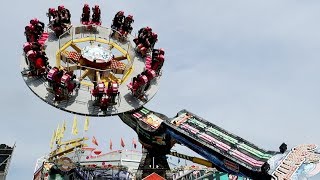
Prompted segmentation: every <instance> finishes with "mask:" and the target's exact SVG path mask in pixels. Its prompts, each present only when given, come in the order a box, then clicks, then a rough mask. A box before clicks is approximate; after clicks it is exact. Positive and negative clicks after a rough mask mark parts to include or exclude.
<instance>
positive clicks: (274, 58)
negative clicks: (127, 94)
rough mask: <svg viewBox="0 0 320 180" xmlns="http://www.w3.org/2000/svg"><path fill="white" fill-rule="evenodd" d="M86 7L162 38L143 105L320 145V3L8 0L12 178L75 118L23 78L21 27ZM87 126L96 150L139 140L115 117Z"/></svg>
mask: <svg viewBox="0 0 320 180" xmlns="http://www.w3.org/2000/svg"><path fill="white" fill-rule="evenodd" d="M85 2H88V3H89V4H90V5H91V6H93V5H94V4H95V3H98V4H99V5H100V7H101V10H102V18H103V19H102V20H103V25H104V26H109V25H110V24H111V20H112V18H113V16H114V14H115V13H116V12H117V11H118V10H124V11H125V14H132V15H133V16H134V19H135V22H134V31H135V32H136V31H137V30H138V29H139V28H140V27H142V26H151V27H152V28H153V30H154V31H155V32H157V33H158V36H159V42H158V43H157V45H156V47H163V48H165V50H166V62H165V66H164V70H163V76H162V79H161V82H160V85H161V87H160V89H159V92H158V93H157V95H156V96H155V98H154V99H153V100H152V101H151V102H150V103H148V104H147V105H146V107H148V108H150V109H152V110H155V111H158V112H161V113H163V114H166V115H167V116H169V117H172V116H174V115H175V114H176V113H177V112H178V111H180V110H181V109H184V108H186V109H188V110H190V111H191V112H193V113H195V114H197V115H199V116H201V117H203V118H205V119H207V120H208V121H210V122H212V123H215V124H217V125H219V126H221V127H223V128H224V129H226V130H228V131H230V132H232V133H234V134H237V135H239V136H241V137H243V138H245V139H247V140H249V141H251V142H253V143H254V144H256V145H258V146H260V147H263V148H265V149H270V150H278V147H279V145H280V144H281V143H282V142H286V143H287V144H288V146H289V147H293V146H295V145H297V144H301V143H316V144H319V145H320V133H319V130H318V129H319V124H320V123H319V120H320V111H319V108H320V95H319V91H320V85H319V79H320V71H319V69H320V61H319V59H320V23H319V20H320V11H319V7H320V1H318V0H309V1H297V0H281V1H279V0H268V1H262V0H261V1H257V0H242V1H236V0H234V1H231V0H223V1H222V0H220V1H219V0H206V1H205V0H203V1H185V0H175V1H172V0H161V1H147V0H144V1H143V0H139V1H129V0H128V1H120V0H118V1H79V0H63V1H62V0H59V1H53V0H41V1H40V0H29V1H18V0H10V1H5V2H2V10H1V11H0V15H1V18H2V27H1V29H0V32H1V34H2V35H3V36H2V45H1V55H2V58H1V61H2V63H3V65H2V71H1V73H2V77H3V78H2V85H1V88H0V93H1V95H0V103H1V104H0V107H1V116H2V117H1V120H0V121H1V125H0V127H1V130H0V143H7V144H9V145H12V144H13V143H14V142H16V145H17V148H16V151H15V152H14V157H13V159H12V164H11V167H10V173H9V177H8V179H9V180H11V179H12V180H20V179H30V178H32V174H33V168H34V165H35V162H36V160H37V158H38V157H40V156H42V155H43V154H45V153H48V152H49V141H50V138H51V135H52V131H53V129H55V128H56V126H57V123H58V122H62V120H64V119H66V120H68V121H69V123H68V128H69V129H70V126H71V124H72V119H73V115H71V114H68V113H66V112H63V111H60V110H57V109H55V108H53V107H51V106H49V105H47V104H46V103H44V102H43V101H41V100H40V99H38V98H37V97H36V96H35V95H34V94H33V93H32V92H31V91H30V90H29V89H28V88H27V86H26V85H25V83H24V81H23V80H22V78H21V75H20V71H19V70H20V69H19V65H20V59H21V53H22V44H23V43H24V42H25V37H24V35H23V32H24V26H26V25H27V24H28V21H29V20H30V19H31V18H34V17H38V18H39V19H40V20H42V21H44V22H45V23H47V22H48V19H47V17H46V16H45V13H46V11H47V9H48V8H50V7H57V6H58V5H60V4H64V5H65V7H67V8H69V9H70V10H71V13H72V20H73V23H74V24H78V23H79V17H80V13H81V8H82V6H83V3H85ZM78 119H79V120H80V119H83V118H81V117H80V116H78ZM79 124H80V125H82V123H80V122H79ZM90 125H91V126H90V130H89V134H88V136H89V137H91V136H92V135H95V136H96V137H97V139H98V141H100V144H101V149H105V150H107V148H106V147H107V146H108V143H109V139H110V138H111V139H112V140H113V141H114V147H119V144H120V138H121V137H123V138H124V139H125V141H126V143H127V145H128V146H129V147H131V145H129V144H130V142H131V140H132V138H133V137H136V134H135V133H134V132H133V130H131V129H130V128H128V127H127V126H126V125H124V124H123V123H122V122H121V121H120V119H119V118H117V117H108V118H91V124H90ZM68 133H69V134H70V131H69V132H68ZM104 147H105V148H104ZM183 151H184V150H183Z"/></svg>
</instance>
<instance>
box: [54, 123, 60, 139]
mask: <svg viewBox="0 0 320 180" xmlns="http://www.w3.org/2000/svg"><path fill="white" fill-rule="evenodd" d="M59 139H60V125H59V124H58V127H57V130H56V136H55V140H56V141H59Z"/></svg>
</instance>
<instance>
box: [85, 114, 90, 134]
mask: <svg viewBox="0 0 320 180" xmlns="http://www.w3.org/2000/svg"><path fill="white" fill-rule="evenodd" d="M88 130H89V117H88V116H86V119H85V121H84V131H85V132H86V131H88Z"/></svg>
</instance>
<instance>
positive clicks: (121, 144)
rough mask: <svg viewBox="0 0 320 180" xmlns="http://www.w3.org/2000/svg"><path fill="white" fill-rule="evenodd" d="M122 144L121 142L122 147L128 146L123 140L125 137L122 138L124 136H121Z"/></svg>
mask: <svg viewBox="0 0 320 180" xmlns="http://www.w3.org/2000/svg"><path fill="white" fill-rule="evenodd" d="M120 144H121V146H122V147H124V146H126V145H125V144H124V141H123V139H122V138H121V142H120Z"/></svg>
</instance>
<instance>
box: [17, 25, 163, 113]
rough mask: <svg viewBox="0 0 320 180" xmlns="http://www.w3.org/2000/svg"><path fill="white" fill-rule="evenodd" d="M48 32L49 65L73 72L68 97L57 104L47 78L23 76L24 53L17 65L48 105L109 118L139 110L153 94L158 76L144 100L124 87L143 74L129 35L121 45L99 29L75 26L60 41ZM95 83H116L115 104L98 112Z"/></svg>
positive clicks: (24, 69)
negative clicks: (74, 85)
mask: <svg viewBox="0 0 320 180" xmlns="http://www.w3.org/2000/svg"><path fill="white" fill-rule="evenodd" d="M47 33H48V34H49V37H48V40H47V42H46V43H45V52H46V54H47V57H48V59H49V60H48V61H49V65H50V66H51V67H59V68H60V69H64V70H67V71H72V72H73V73H74V74H75V75H76V79H77V80H78V83H79V86H78V87H77V88H76V89H75V90H74V91H73V92H72V93H71V94H70V95H69V96H68V97H67V98H65V99H62V100H59V101H56V99H55V94H54V93H53V92H52V91H51V90H50V85H49V83H48V81H47V79H46V77H43V76H41V77H37V76H28V75H26V74H27V73H26V72H27V71H28V68H29V66H28V64H27V60H26V58H25V55H24V54H23V55H22V57H21V65H20V66H21V67H20V68H21V74H22V77H23V80H24V81H25V82H26V84H27V86H28V87H29V88H30V90H31V91H32V92H33V93H34V94H36V95H37V96H38V97H39V98H40V99H42V100H43V101H45V102H47V103H48V104H50V105H52V106H54V107H56V108H58V109H61V110H64V111H67V112H71V113H75V114H79V115H85V116H112V115H117V114H119V113H123V112H127V111H132V110H135V109H138V108H139V107H141V106H143V105H144V104H145V103H147V102H148V101H149V100H151V99H152V98H153V97H154V95H155V94H156V92H157V90H158V83H159V77H160V76H158V77H156V78H155V79H154V80H153V81H151V84H150V87H149V89H148V90H146V91H145V94H144V98H140V99H139V98H136V97H134V96H133V95H132V92H131V90H130V89H129V88H128V87H127V85H128V84H129V83H130V82H132V79H133V77H136V76H137V75H138V74H141V73H142V72H143V71H145V59H144V58H142V57H141V56H140V55H138V54H137V53H136V52H135V49H134V43H133V37H131V36H128V38H127V40H126V42H120V41H118V40H117V39H115V38H113V37H110V34H111V33H112V30H111V29H110V28H105V27H101V26H95V27H94V28H93V29H92V28H91V29H88V27H87V26H74V27H71V28H70V29H69V30H68V31H67V32H65V33H64V34H63V35H61V36H60V38H56V37H55V34H54V32H52V31H51V30H49V29H48V30H47ZM80 57H81V58H80ZM119 64H120V65H119ZM117 66H121V67H117ZM110 67H111V68H110ZM97 77H98V78H97ZM98 81H100V82H103V83H106V84H108V83H109V82H117V83H118V84H119V95H118V98H117V99H116V101H117V103H116V104H115V105H112V106H110V107H108V109H107V110H101V108H100V106H99V105H98V104H97V102H96V100H95V97H93V96H92V94H91V91H92V90H93V88H94V87H95V86H96V84H97V82H98Z"/></svg>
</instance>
